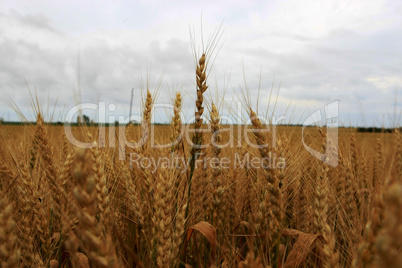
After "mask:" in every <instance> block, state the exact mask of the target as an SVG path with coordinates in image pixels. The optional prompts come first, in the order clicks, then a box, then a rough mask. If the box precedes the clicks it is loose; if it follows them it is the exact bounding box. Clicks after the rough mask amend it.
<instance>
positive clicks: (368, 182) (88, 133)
mask: <svg viewBox="0 0 402 268" xmlns="http://www.w3.org/2000/svg"><path fill="white" fill-rule="evenodd" d="M205 61H206V59H205V55H202V56H201V57H200V58H199V61H198V63H197V69H196V91H195V92H194V94H196V100H195V122H194V124H192V125H191V126H189V125H184V124H182V122H181V120H180V115H179V112H180V109H181V106H182V96H181V94H180V93H179V92H178V93H177V94H176V97H175V101H174V103H173V105H174V106H175V107H176V109H175V112H174V113H173V114H172V115H171V125H170V126H154V125H151V115H152V108H153V104H154V101H155V96H154V95H153V94H152V92H151V91H148V92H147V96H146V99H145V101H144V109H143V115H142V123H141V124H140V125H128V126H119V127H118V128H117V127H116V128H112V127H110V126H109V127H106V128H105V129H104V130H105V131H104V132H102V131H99V128H98V127H95V126H87V125H85V124H81V125H80V126H77V127H72V134H73V135H74V138H75V139H76V140H79V141H81V142H85V143H86V144H89V145H91V146H89V147H90V148H79V146H75V145H73V144H71V142H70V141H71V140H70V138H71V137H69V136H68V135H66V132H65V131H64V130H65V128H64V127H62V126H52V125H49V124H46V123H45V121H44V118H43V114H42V113H41V112H39V111H38V112H37V114H36V115H37V121H36V124H28V123H27V124H26V125H23V126H6V125H2V126H0V135H1V143H0V241H1V243H0V262H1V264H2V267H402V254H401V248H402V224H401V222H402V221H401V220H402V141H401V134H400V133H399V131H398V130H396V129H394V130H393V131H392V133H361V132H357V131H356V129H346V128H345V129H342V128H341V129H339V137H338V144H337V146H335V145H334V144H333V143H332V142H331V140H330V139H328V135H327V129H326V128H320V127H309V128H308V129H307V130H306V131H305V133H304V134H303V135H304V136H305V141H306V143H308V144H309V146H310V147H311V148H314V150H315V151H316V152H321V153H322V155H324V157H323V158H321V159H317V158H316V157H314V156H312V155H311V154H310V153H309V152H308V151H307V150H306V149H305V147H304V145H303V143H302V129H301V127H296V126H280V127H277V129H276V131H275V132H261V131H258V130H264V129H265V128H267V126H266V125H264V124H262V123H261V121H260V119H259V118H258V117H256V112H255V110H253V108H252V107H248V116H249V118H250V120H251V124H250V125H249V126H247V127H248V128H249V129H250V130H257V131H250V132H248V134H247V135H239V132H241V131H243V130H244V128H245V127H246V126H241V127H240V128H237V126H236V127H235V128H237V130H236V131H234V132H230V131H224V130H225V129H226V128H227V126H225V125H221V120H220V116H221V115H220V114H219V111H220V110H219V108H217V106H218V107H219V104H213V103H212V104H211V105H210V107H209V108H208V109H209V113H204V108H205V107H206V106H205V103H204V99H203V98H204V95H205V92H206V91H207V90H208V86H207V76H206V66H205ZM38 110H40V109H38ZM205 114H208V117H209V118H207V119H208V120H204V119H203V117H202V116H203V115H205ZM190 130H191V131H190ZM150 133H154V136H155V141H156V142H154V143H151V139H149V136H150ZM183 135H186V136H188V137H190V140H188V139H183V138H181V137H182V136H183ZM231 139H233V141H234V145H233V146H220V145H222V144H226V143H227V142H228V141H229V140H231ZM246 139H247V141H248V142H246ZM169 141H177V142H175V143H173V144H172V145H171V146H167V147H165V148H160V147H158V146H156V145H155V144H167V143H168V142H169ZM250 141H251V142H252V144H254V145H258V146H250ZM201 145H206V146H205V148H200V147H202V146H201ZM256 147H258V148H256ZM324 153H325V154H324ZM335 158H336V160H337V165H336V166H331V165H329V164H328V163H329V161H330V160H335ZM267 161H268V162H269V163H266V162H267ZM250 163H251V164H250Z"/></svg>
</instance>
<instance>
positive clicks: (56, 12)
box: [0, 0, 402, 126]
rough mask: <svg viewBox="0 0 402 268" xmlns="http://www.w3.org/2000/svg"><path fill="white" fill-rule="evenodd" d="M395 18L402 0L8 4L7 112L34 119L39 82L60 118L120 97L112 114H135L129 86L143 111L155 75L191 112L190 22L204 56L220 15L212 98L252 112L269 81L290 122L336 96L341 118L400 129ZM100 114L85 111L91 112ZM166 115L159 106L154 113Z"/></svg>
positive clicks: (2, 110)
mask: <svg viewBox="0 0 402 268" xmlns="http://www.w3.org/2000/svg"><path fill="white" fill-rule="evenodd" d="M400 14H402V4H401V2H400V1H397V0H395V1H380V0H378V1H363V0H362V1H339V0H336V1H328V0H326V1H319V0H316V1H311V0H306V1H300V0H294V1H216V0H215V1H208V0H204V1H197V2H193V1H153V0H148V1H106V0H102V1H72V0H70V1H50V0H49V1H28V0H27V1H19V0H13V1H2V2H1V4H0V59H1V60H0V90H1V93H2V94H1V97H0V101H1V102H0V117H3V118H4V119H6V120H8V119H10V120H17V119H18V117H17V115H16V113H15V112H14V111H13V109H12V108H11V107H10V106H9V104H10V101H14V102H15V104H16V105H17V106H18V108H19V109H21V110H22V112H23V113H24V114H25V115H26V116H27V118H28V119H32V115H31V114H32V113H33V109H32V105H31V100H30V96H29V90H28V88H29V89H30V90H31V91H32V92H34V91H35V89H36V94H37V96H38V98H39V100H40V102H41V105H42V107H43V109H44V110H46V108H47V107H49V109H50V110H51V109H53V107H54V106H55V104H56V100H57V104H56V108H55V109H56V112H55V119H53V120H54V121H58V120H60V121H64V120H65V116H66V114H67V113H68V111H69V110H70V109H71V108H72V107H74V106H75V105H77V104H78V103H80V102H85V103H94V104H99V102H100V101H101V102H105V103H106V105H109V104H115V105H116V107H117V108H116V110H115V111H113V112H108V113H107V115H108V116H109V115H114V116H118V115H125V116H128V114H129V106H130V93H131V88H134V89H135V90H134V96H135V97H134V103H133V106H134V108H133V113H134V114H139V113H140V105H141V98H142V95H143V91H144V88H146V80H147V77H149V79H148V80H149V81H150V88H151V90H153V92H157V93H158V95H157V99H156V102H157V103H159V104H170V103H171V102H172V99H173V97H174V93H175V92H176V91H180V92H182V94H183V98H184V109H183V111H184V116H185V117H186V119H187V118H190V117H191V116H192V114H193V112H194V105H193V103H194V102H193V101H194V98H195V86H194V80H195V74H194V60H193V49H192V46H191V42H190V33H189V32H190V31H189V29H191V32H192V33H193V34H194V36H195V44H196V50H197V53H201V52H202V38H201V36H202V35H201V29H200V28H201V24H202V26H203V36H204V44H206V43H207V41H208V37H209V36H211V34H212V33H213V32H214V30H216V29H217V28H218V27H219V26H220V25H221V23H222V22H223V23H222V27H221V31H220V33H222V38H221V39H220V40H219V41H218V42H217V50H215V52H214V53H213V56H214V57H215V56H216V59H215V61H214V64H213V66H212V69H211V72H210V75H209V86H210V87H209V89H208V92H207V94H206V98H205V101H206V105H207V106H209V105H210V104H211V102H212V101H214V102H215V103H219V104H220V107H221V113H222V114H223V115H228V114H229V115H230V117H231V118H233V115H234V114H235V113H236V112H237V102H238V100H239V99H240V101H241V102H242V103H243V104H246V103H247V102H250V103H251V105H252V106H253V107H254V108H255V109H257V101H258V112H259V114H261V115H265V114H266V109H267V107H268V103H269V96H270V93H271V90H272V89H273V97H272V99H271V105H270V108H269V111H270V112H269V113H270V114H271V113H272V108H273V107H274V104H273V103H274V102H276V106H275V111H274V115H275V116H276V117H279V116H281V115H285V117H286V119H285V121H286V122H291V123H303V122H304V121H305V120H306V119H307V118H308V116H309V114H312V113H313V112H315V111H316V110H318V109H322V110H323V109H324V106H325V105H327V104H328V103H331V102H333V101H336V100H338V101H339V118H338V121H339V123H340V124H341V125H347V126H349V125H362V126H373V125H375V126H382V125H385V126H392V125H395V124H398V125H401V123H402V120H401V111H402V102H401V101H402V16H401V15H400ZM201 17H202V23H201ZM218 48H220V50H218ZM211 62H212V61H211ZM161 76H162V81H161V85H160V87H159V89H158V90H157V88H158V81H159V79H160V77H161ZM245 80H246V84H247V89H246V86H245ZM141 81H142V82H141ZM258 88H260V90H258ZM278 89H280V90H279V94H278V97H277V92H278ZM258 92H259V94H258ZM244 95H248V96H249V99H248V100H247V101H246V100H243V99H242V98H243V96H244ZM223 96H224V100H222V97H223ZM107 107H108V106H107ZM170 112H171V111H168V113H167V114H168V115H169V113H170ZM97 113H98V112H96V111H87V114H88V115H89V116H90V117H91V118H94V119H95V120H97V119H98V115H97ZM168 118H169V116H166V115H165V112H164V111H163V110H162V109H158V111H156V114H155V119H156V120H157V121H167V120H169V119H168Z"/></svg>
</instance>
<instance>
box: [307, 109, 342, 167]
mask: <svg viewBox="0 0 402 268" xmlns="http://www.w3.org/2000/svg"><path fill="white" fill-rule="evenodd" d="M324 110H325V117H323V116H322V114H321V111H320V110H317V111H315V112H314V113H312V114H311V115H310V116H309V117H308V118H307V119H306V121H304V123H303V129H302V142H303V146H304V148H306V150H307V151H308V152H309V153H310V154H312V155H313V156H314V157H315V158H317V159H320V160H321V161H323V162H325V163H327V164H328V165H330V166H333V167H336V166H337V165H338V122H337V121H338V120H337V119H338V116H339V101H334V102H332V103H330V104H328V105H326V106H325V107H324ZM324 123H326V127H327V139H326V146H325V153H321V152H318V151H316V150H314V149H313V148H311V147H309V146H308V145H307V144H306V143H305V141H304V129H305V127H307V126H314V125H320V124H321V125H324Z"/></svg>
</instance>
